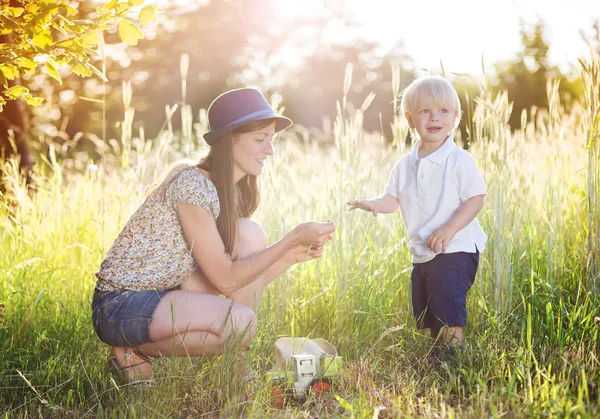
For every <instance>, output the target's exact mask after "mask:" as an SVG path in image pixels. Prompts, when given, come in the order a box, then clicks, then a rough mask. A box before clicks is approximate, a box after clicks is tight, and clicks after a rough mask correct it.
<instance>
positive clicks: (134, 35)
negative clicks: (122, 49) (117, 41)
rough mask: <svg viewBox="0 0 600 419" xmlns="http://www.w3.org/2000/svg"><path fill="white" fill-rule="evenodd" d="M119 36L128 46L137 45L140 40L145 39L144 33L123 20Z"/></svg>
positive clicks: (120, 24)
mask: <svg viewBox="0 0 600 419" xmlns="http://www.w3.org/2000/svg"><path fill="white" fill-rule="evenodd" d="M119 36H120V37H121V40H122V41H123V42H125V43H126V44H127V45H137V43H138V40H139V39H143V38H144V34H143V33H142V31H140V30H139V29H138V27H137V26H135V25H134V24H133V23H131V22H130V21H128V20H125V19H123V20H121V22H120V23H119Z"/></svg>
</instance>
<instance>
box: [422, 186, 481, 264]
mask: <svg viewBox="0 0 600 419" xmlns="http://www.w3.org/2000/svg"><path fill="white" fill-rule="evenodd" d="M484 196H485V195H475V196H473V197H471V198H469V199H467V200H466V201H465V202H463V203H462V204H461V206H460V207H459V208H458V210H457V211H456V213H455V214H454V216H453V217H452V218H451V219H450V221H448V222H447V223H446V224H444V225H443V226H441V227H440V228H437V229H435V230H434V231H433V233H431V235H430V236H429V238H428V239H427V247H429V248H430V249H431V250H432V251H434V252H437V249H439V247H440V246H442V253H446V245H447V244H448V242H449V241H450V240H452V239H453V238H454V235H455V234H456V233H458V232H459V231H460V230H462V229H463V228H465V227H466V226H467V225H469V223H470V222H471V221H473V219H474V218H475V217H476V216H477V214H478V213H479V211H480V210H481V208H482V207H483V198H484Z"/></svg>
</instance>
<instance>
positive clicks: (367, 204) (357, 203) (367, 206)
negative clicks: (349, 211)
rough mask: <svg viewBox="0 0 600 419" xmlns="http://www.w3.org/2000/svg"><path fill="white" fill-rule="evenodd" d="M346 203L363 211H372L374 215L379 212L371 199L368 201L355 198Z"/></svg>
mask: <svg viewBox="0 0 600 419" xmlns="http://www.w3.org/2000/svg"><path fill="white" fill-rule="evenodd" d="M348 205H350V206H351V207H355V208H360V209H361V210H363V211H367V212H372V213H373V215H374V216H375V217H377V214H378V213H379V209H378V208H377V207H376V206H375V204H374V203H373V202H372V201H368V200H366V199H355V200H353V201H348Z"/></svg>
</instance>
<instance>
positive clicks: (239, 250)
mask: <svg viewBox="0 0 600 419" xmlns="http://www.w3.org/2000/svg"><path fill="white" fill-rule="evenodd" d="M237 227H238V235H239V240H238V243H237V246H236V249H235V252H234V253H235V254H236V255H237V259H241V258H244V257H246V256H249V255H252V254H254V253H258V252H260V251H262V250H264V249H265V248H266V247H267V244H268V243H267V235H266V234H265V232H264V230H263V229H262V227H261V226H260V225H259V224H258V223H256V222H255V221H252V220H251V219H249V218H240V219H239V220H238V225H237ZM265 277H266V274H263V275H261V276H260V277H258V278H257V279H256V280H254V281H253V282H252V283H250V284H248V285H246V286H245V287H244V288H241V289H239V290H237V291H235V292H233V293H231V294H230V295H227V296H226V297H227V298H229V299H230V300H233V301H235V302H237V303H240V304H244V305H245V306H247V307H250V308H251V309H252V310H254V312H255V313H257V312H258V308H259V306H260V301H261V298H262V294H263V291H264V288H265ZM180 288H181V290H183V291H193V292H204V293H207V294H213V295H219V291H218V290H217V289H216V288H215V286H214V285H213V284H211V282H210V281H209V280H208V278H206V276H205V275H204V273H203V272H202V271H201V270H197V271H196V272H194V273H193V274H192V275H190V277H189V279H188V280H187V281H184V282H182V283H181V285H180Z"/></svg>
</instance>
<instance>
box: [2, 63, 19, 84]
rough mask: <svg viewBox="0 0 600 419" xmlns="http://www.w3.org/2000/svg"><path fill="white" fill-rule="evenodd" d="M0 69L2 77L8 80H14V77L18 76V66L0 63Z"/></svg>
mask: <svg viewBox="0 0 600 419" xmlns="http://www.w3.org/2000/svg"><path fill="white" fill-rule="evenodd" d="M0 71H2V73H3V74H4V77H6V78H7V79H9V80H14V79H15V78H17V77H19V68H18V67H17V66H14V65H12V64H6V63H1V64H0Z"/></svg>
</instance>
